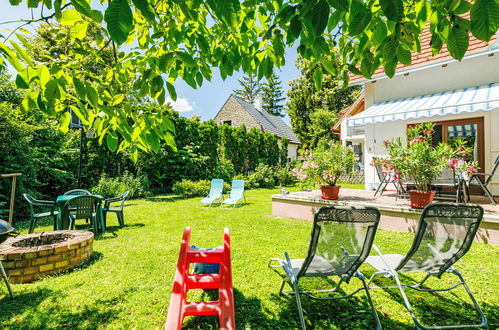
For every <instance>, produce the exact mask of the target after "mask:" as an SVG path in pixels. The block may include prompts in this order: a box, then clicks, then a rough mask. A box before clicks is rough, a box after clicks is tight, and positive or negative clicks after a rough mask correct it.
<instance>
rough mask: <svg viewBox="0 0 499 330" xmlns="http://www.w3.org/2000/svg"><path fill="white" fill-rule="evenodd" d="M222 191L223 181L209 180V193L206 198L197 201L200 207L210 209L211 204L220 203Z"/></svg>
mask: <svg viewBox="0 0 499 330" xmlns="http://www.w3.org/2000/svg"><path fill="white" fill-rule="evenodd" d="M223 190H224V180H222V179H213V180H211V186H210V192H209V193H208V196H206V197H205V198H203V199H202V200H200V201H199V203H200V204H201V205H202V206H205V207H210V206H211V205H213V203H220V202H221V201H222V198H223V195H222V192H223Z"/></svg>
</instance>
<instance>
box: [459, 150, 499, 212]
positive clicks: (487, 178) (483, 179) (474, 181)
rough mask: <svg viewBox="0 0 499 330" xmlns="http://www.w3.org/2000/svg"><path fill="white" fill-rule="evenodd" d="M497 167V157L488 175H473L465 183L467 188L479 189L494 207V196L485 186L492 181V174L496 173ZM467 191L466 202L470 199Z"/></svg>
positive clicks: (498, 161)
mask: <svg viewBox="0 0 499 330" xmlns="http://www.w3.org/2000/svg"><path fill="white" fill-rule="evenodd" d="M498 167H499V156H497V158H496V161H495V162H494V167H493V168H492V171H491V172H490V173H475V174H473V175H471V177H470V179H469V181H468V183H467V184H468V187H469V188H481V189H482V190H483V192H484V193H485V195H486V196H487V197H488V198H489V200H490V202H491V203H492V204H494V205H496V200H495V199H494V196H492V193H491V192H490V190H489V189H488V188H487V186H488V185H489V184H490V182H491V181H492V178H493V177H494V174H495V173H496V171H497V168H498ZM469 191H470V190H469V189H467V192H468V200H469V199H470V195H469Z"/></svg>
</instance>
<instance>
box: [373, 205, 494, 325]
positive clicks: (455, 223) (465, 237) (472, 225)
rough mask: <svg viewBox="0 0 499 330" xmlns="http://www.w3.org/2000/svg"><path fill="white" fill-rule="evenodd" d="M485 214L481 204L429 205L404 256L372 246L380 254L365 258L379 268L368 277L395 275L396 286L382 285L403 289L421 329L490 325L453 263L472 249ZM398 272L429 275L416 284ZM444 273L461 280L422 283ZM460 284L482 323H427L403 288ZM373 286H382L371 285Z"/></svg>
mask: <svg viewBox="0 0 499 330" xmlns="http://www.w3.org/2000/svg"><path fill="white" fill-rule="evenodd" d="M482 217H483V209H482V207H481V206H479V205H471V204H450V203H447V204H442V203H433V204H430V205H428V206H427V207H426V208H425V209H424V211H423V213H422V214H421V218H420V220H419V226H418V229H417V231H416V234H415V237H414V241H413V243H412V246H411V248H410V249H409V251H408V252H407V254H406V255H405V256H402V255H400V254H388V255H383V254H381V252H380V251H379V249H378V248H377V246H376V245H374V246H373V247H374V250H375V251H376V252H377V254H378V256H371V257H368V258H367V259H366V263H368V264H369V265H371V266H372V267H374V268H375V269H376V272H375V273H374V274H373V275H372V276H371V278H370V279H369V284H370V283H371V282H372V280H373V279H374V278H375V277H376V276H378V275H379V274H383V275H384V276H385V277H392V278H394V279H395V282H396V284H397V285H396V286H388V287H382V288H398V289H399V290H400V293H401V295H402V299H403V301H404V303H405V306H406V308H407V310H408V311H409V313H410V314H411V317H412V319H413V321H414V323H415V325H416V328H418V329H457V328H468V327H485V326H486V325H487V319H486V318H485V315H484V314H483V312H482V310H481V309H480V307H479V306H478V303H477V301H476V300H475V298H474V297H473V294H472V293H471V291H470V289H469V288H468V285H467V284H466V282H465V281H464V278H463V277H462V275H461V273H460V272H459V271H458V270H457V269H455V268H454V267H453V264H454V263H455V262H456V261H458V260H459V259H460V258H461V257H462V256H464V254H465V253H466V252H467V251H468V250H469V248H470V246H471V243H472V242H473V238H474V237H475V234H476V232H477V230H478V226H479V225H480V221H481V220H482ZM399 273H426V275H425V276H424V278H423V279H422V280H421V281H420V282H418V283H417V284H414V285H409V284H404V283H402V282H401V281H400V279H399V276H398V274H399ZM444 273H448V274H454V275H456V276H457V277H458V278H459V281H460V282H459V283H456V284H454V285H452V286H450V287H448V288H445V289H429V288H427V287H423V284H424V283H425V282H426V281H427V280H428V279H429V278H431V277H436V278H439V279H440V278H441V276H442V275H443V274H444ZM460 285H463V286H464V288H465V289H466V291H467V292H468V295H469V297H470V298H471V301H472V302H473V305H474V307H475V311H476V312H477V314H478V315H479V316H480V318H481V322H480V323H479V324H473V325H441V326H428V327H427V326H424V325H423V324H422V323H421V322H420V321H419V320H418V319H417V318H416V315H415V314H414V311H413V309H412V307H411V304H410V302H409V300H408V298H407V296H406V294H405V291H404V288H410V289H415V290H418V291H423V292H438V291H450V290H452V289H454V288H456V287H458V286H460ZM370 288H371V289H375V288H380V287H373V286H371V287H370Z"/></svg>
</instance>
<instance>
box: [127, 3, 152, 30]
mask: <svg viewBox="0 0 499 330" xmlns="http://www.w3.org/2000/svg"><path fill="white" fill-rule="evenodd" d="M132 2H133V5H134V6H135V8H137V9H138V10H139V11H140V13H141V14H142V16H144V18H145V19H146V20H148V21H149V23H152V24H154V23H155V21H156V14H155V13H154V9H153V7H152V6H151V4H150V3H149V1H148V0H132Z"/></svg>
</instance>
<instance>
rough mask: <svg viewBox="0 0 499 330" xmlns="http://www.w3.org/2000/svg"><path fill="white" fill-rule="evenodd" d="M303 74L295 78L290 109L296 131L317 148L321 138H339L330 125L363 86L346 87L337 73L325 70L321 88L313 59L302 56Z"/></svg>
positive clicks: (301, 69) (291, 89)
mask: <svg viewBox="0 0 499 330" xmlns="http://www.w3.org/2000/svg"><path fill="white" fill-rule="evenodd" d="M296 66H297V67H298V68H299V69H300V76H299V77H298V78H296V79H294V80H292V81H291V82H290V83H289V85H290V87H291V88H290V89H289V90H288V92H287V96H288V102H287V112H288V115H289V117H290V118H291V126H292V127H293V131H294V132H295V133H296V135H297V136H298V137H299V138H300V141H301V142H302V144H303V147H304V148H314V147H315V146H317V143H318V142H319V140H320V139H323V138H325V139H330V140H332V139H335V136H334V135H333V134H332V133H331V131H330V129H331V127H332V126H333V124H334V122H335V120H336V119H337V118H338V112H339V111H340V110H341V109H343V108H345V107H346V106H348V105H350V104H351V103H352V102H353V101H354V100H355V98H356V97H357V96H358V91H359V87H345V86H344V85H342V84H340V83H341V80H339V79H338V78H336V77H335V76H333V75H331V74H329V73H327V72H325V71H324V72H322V73H321V74H322V88H321V89H317V88H316V85H315V83H314V76H315V75H316V74H315V72H316V70H317V67H316V66H315V65H314V63H313V62H311V61H309V60H305V59H303V58H298V59H297V61H296Z"/></svg>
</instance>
